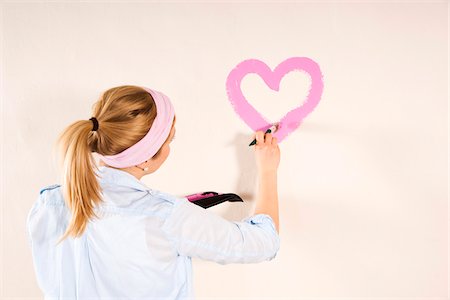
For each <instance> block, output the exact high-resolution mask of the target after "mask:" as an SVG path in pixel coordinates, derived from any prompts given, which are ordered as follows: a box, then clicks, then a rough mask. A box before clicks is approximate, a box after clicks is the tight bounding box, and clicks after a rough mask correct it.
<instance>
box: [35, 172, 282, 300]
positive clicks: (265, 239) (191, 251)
mask: <svg viewBox="0 0 450 300" xmlns="http://www.w3.org/2000/svg"><path fill="white" fill-rule="evenodd" d="M97 174H98V176H99V183H100V186H101V188H102V195H103V198H102V199H103V203H101V205H99V206H98V207H96V208H95V212H96V214H97V215H98V217H99V218H98V219H96V218H94V219H92V220H91V221H90V222H89V223H88V224H87V227H86V230H85V231H84V233H83V234H82V235H81V236H80V237H78V238H75V239H74V238H67V239H65V240H63V241H62V242H61V243H60V244H58V245H55V244H56V242H57V241H58V239H59V238H60V237H61V236H62V235H63V233H64V232H65V230H66V229H67V226H68V224H69V222H70V220H71V214H70V212H69V210H68V208H67V206H66V205H65V201H64V199H63V196H62V189H61V186H59V185H53V186H50V187H48V188H47V189H44V190H42V191H41V193H40V194H39V197H38V199H37V200H36V202H35V203H34V205H33V207H32V209H31V210H30V213H29V215H28V218H27V228H28V234H29V238H30V244H31V246H32V254H33V261H34V264H35V270H36V274H37V278H38V283H39V286H40V287H41V289H42V290H43V292H44V293H45V296H46V299H51V298H53V297H54V298H55V299H56V298H58V299H59V298H60V297H73V299H84V298H88V297H93V298H92V299H101V298H105V299H106V298H107V297H110V298H118V297H122V298H126V299H132V298H146V299H150V298H151V297H162V298H163V299H187V298H189V297H194V293H193V286H192V264H191V257H198V258H201V259H206V260H211V261H216V262H218V263H221V264H227V263H251V262H259V261H264V260H270V259H273V258H274V257H275V256H276V253H277V251H278V249H279V244H280V240H279V236H278V233H277V232H276V230H275V226H274V223H273V220H272V218H271V217H270V216H269V215H266V214H258V215H255V216H252V217H249V218H246V219H245V220H243V221H242V222H230V221H227V220H225V219H223V218H221V217H220V216H217V215H215V214H214V213H211V212H210V211H207V210H206V209H204V208H201V207H199V206H197V205H195V204H193V203H190V202H189V201H188V200H187V199H186V198H182V197H176V196H172V195H170V194H167V193H164V192H161V191H157V190H152V189H150V188H148V187H146V186H145V185H144V184H143V183H142V182H141V181H140V180H138V179H136V178H135V177H134V176H132V175H131V174H129V173H127V172H124V171H121V170H118V169H114V168H110V167H104V166H102V167H100V168H99V172H98V173H97Z"/></svg>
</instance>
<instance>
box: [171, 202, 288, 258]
mask: <svg viewBox="0 0 450 300" xmlns="http://www.w3.org/2000/svg"><path fill="white" fill-rule="evenodd" d="M162 229H163V231H164V232H165V233H166V234H167V236H168V238H169V239H171V240H172V241H173V243H174V244H175V247H176V249H177V251H178V253H179V254H180V255H183V256H190V257H196V258H200V259H204V260H210V261H215V262H217V263H219V264H229V263H257V262H262V261H266V260H272V259H273V258H275V256H276V254H277V252H278V250H279V248H280V238H279V235H278V232H277V231H276V228H275V224H274V222H273V219H272V218H271V217H270V216H269V215H267V214H257V215H254V216H251V217H247V218H245V219H243V220H242V221H240V222H237V221H228V220H226V219H224V218H222V217H221V216H219V215H217V214H214V213H213V212H211V211H208V210H207V209H204V208H202V207H200V206H198V205H196V204H194V203H191V202H190V201H189V200H188V199H186V198H179V199H178V200H177V201H176V202H174V206H173V209H172V212H171V214H169V215H168V217H167V219H166V220H165V222H164V224H163V226H162Z"/></svg>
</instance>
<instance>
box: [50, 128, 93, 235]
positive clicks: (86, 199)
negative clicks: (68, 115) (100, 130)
mask: <svg viewBox="0 0 450 300" xmlns="http://www.w3.org/2000/svg"><path fill="white" fill-rule="evenodd" d="M91 130H92V121H90V120H82V121H77V122H75V123H73V124H71V125H70V126H69V127H68V128H67V129H66V130H65V131H64V132H63V133H62V134H61V135H60V137H59V139H58V143H59V144H60V145H64V147H63V149H61V151H62V154H63V155H62V157H63V161H62V170H63V172H62V182H63V184H62V189H63V196H64V199H65V202H66V205H67V206H68V208H69V209H70V211H71V212H72V219H71V221H70V223H69V225H68V228H67V230H66V232H65V233H64V235H63V236H62V237H61V238H60V239H59V241H58V243H57V244H59V243H60V242H61V241H62V240H63V239H65V238H66V237H67V236H72V237H78V236H80V235H81V234H82V233H83V232H84V230H85V228H86V226H87V223H88V221H89V220H90V219H91V218H92V217H96V218H98V216H97V215H96V214H95V212H94V207H95V206H96V205H97V204H99V203H100V202H102V199H101V195H100V193H101V191H100V185H99V183H98V180H97V177H96V174H95V171H94V168H95V169H97V166H96V165H95V160H94V157H93V155H92V153H91V150H90V147H89V145H88V138H89V136H91V135H93V134H96V133H95V132H94V131H91Z"/></svg>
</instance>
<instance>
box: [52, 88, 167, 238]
mask: <svg viewBox="0 0 450 300" xmlns="http://www.w3.org/2000/svg"><path fill="white" fill-rule="evenodd" d="M91 116H92V117H95V118H96V119H97V120H98V123H99V127H98V130H97V131H92V127H93V123H92V121H90V120H89V119H88V118H87V119H86V120H80V121H76V122H74V123H72V124H70V125H69V126H68V127H66V129H65V130H64V131H63V132H62V133H61V134H60V135H59V137H58V139H57V144H56V146H57V147H58V150H59V152H58V155H59V156H60V158H61V159H60V160H59V162H60V167H62V182H63V184H62V189H63V195H64V200H65V203H66V205H67V206H68V208H69V209H70V211H71V212H72V219H71V221H70V223H69V225H68V228H67V230H66V232H65V233H64V235H63V236H62V237H61V238H60V239H59V241H58V242H57V244H59V243H60V242H61V241H62V240H64V239H65V238H66V237H67V236H72V237H78V236H81V235H82V234H83V232H84V230H85V228H86V226H87V224H88V222H89V220H90V219H91V218H94V217H95V218H98V216H97V215H96V214H95V212H94V206H96V205H97V204H100V203H101V202H103V200H102V199H101V187H100V185H99V183H98V181H97V176H96V174H95V171H94V169H95V170H98V167H97V166H96V164H95V160H94V157H93V155H92V152H97V153H99V154H101V155H114V154H117V153H119V152H122V151H123V150H125V149H127V148H129V147H130V146H132V145H134V144H135V143H137V142H138V141H139V140H141V139H142V138H143V137H144V136H145V135H146V134H147V132H148V131H149V130H150V127H151V126H152V124H153V121H154V119H155V117H156V105H155V102H154V100H153V97H152V96H151V95H150V94H149V93H148V92H147V91H146V90H144V89H143V88H141V87H138V86H133V85H123V86H118V87H114V88H110V89H108V90H106V91H105V92H104V93H103V94H102V95H101V96H100V99H99V100H98V101H97V102H96V103H94V105H93V111H92V115H91ZM166 142H167V140H166ZM161 149H162V147H161V148H160V149H159V150H158V152H157V153H156V154H155V155H154V156H153V157H157V156H158V155H159V154H160V152H161ZM153 157H152V158H153Z"/></svg>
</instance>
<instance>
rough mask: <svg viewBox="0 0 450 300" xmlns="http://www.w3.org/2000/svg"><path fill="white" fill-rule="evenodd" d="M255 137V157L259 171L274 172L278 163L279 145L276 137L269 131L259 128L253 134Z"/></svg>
mask: <svg viewBox="0 0 450 300" xmlns="http://www.w3.org/2000/svg"><path fill="white" fill-rule="evenodd" d="M255 137H256V144H255V158H256V165H257V167H258V170H259V172H276V171H277V169H278V165H279V164H280V147H278V141H277V138H276V137H272V134H271V133H266V134H265V135H264V132H263V131H261V130H259V131H256V132H255V134H254V135H253V138H255Z"/></svg>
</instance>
